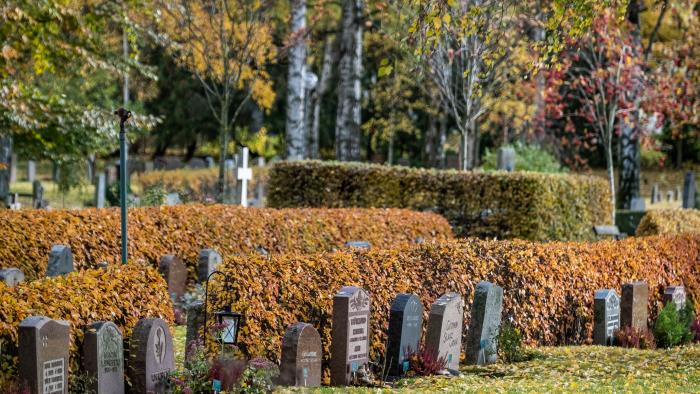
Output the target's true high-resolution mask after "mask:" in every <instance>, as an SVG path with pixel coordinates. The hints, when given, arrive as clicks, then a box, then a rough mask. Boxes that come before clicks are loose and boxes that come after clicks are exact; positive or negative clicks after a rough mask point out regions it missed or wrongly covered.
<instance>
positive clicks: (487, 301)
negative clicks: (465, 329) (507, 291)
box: [466, 282, 503, 365]
mask: <svg viewBox="0 0 700 394" xmlns="http://www.w3.org/2000/svg"><path fill="white" fill-rule="evenodd" d="M502 312H503V289H502V288H501V287H500V286H497V285H495V284H493V283H490V282H479V284H477V285H476V289H475V290H474V303H473V304H472V312H471V315H472V316H471V324H469V336H468V338H467V358H466V361H467V364H477V365H484V364H493V363H495V362H496V360H497V359H498V352H497V350H498V348H497V346H498V344H497V338H498V332H499V330H500V328H501V313H502Z"/></svg>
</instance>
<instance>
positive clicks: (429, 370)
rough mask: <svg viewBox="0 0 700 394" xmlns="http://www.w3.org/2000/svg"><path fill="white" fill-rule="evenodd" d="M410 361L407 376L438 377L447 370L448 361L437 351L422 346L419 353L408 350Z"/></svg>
mask: <svg viewBox="0 0 700 394" xmlns="http://www.w3.org/2000/svg"><path fill="white" fill-rule="evenodd" d="M406 355H407V356H406V358H407V359H408V371H407V372H406V375H407V376H430V375H437V374H438V373H440V372H441V371H444V370H445V368H447V359H446V358H445V357H442V356H440V355H439V354H438V352H437V349H434V348H431V347H427V346H425V345H421V347H420V349H418V350H417V351H415V350H413V349H406Z"/></svg>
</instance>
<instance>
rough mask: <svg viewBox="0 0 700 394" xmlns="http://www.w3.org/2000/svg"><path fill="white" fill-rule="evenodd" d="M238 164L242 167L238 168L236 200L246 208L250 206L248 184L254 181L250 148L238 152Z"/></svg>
mask: <svg viewBox="0 0 700 394" xmlns="http://www.w3.org/2000/svg"><path fill="white" fill-rule="evenodd" d="M238 163H240V165H241V166H240V167H238V168H236V180H238V182H237V183H236V198H237V199H238V200H239V201H240V204H241V205H242V206H244V207H247V206H248V182H250V181H251V180H252V179H253V169H252V168H250V167H248V148H240V149H239V150H238Z"/></svg>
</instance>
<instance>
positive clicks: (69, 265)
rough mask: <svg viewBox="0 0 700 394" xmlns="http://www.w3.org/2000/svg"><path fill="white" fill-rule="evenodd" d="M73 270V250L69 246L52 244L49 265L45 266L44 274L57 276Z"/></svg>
mask: <svg viewBox="0 0 700 394" xmlns="http://www.w3.org/2000/svg"><path fill="white" fill-rule="evenodd" d="M71 272H73V252H71V249H70V246H65V245H54V246H52V247H51V253H49V265H48V266H47V267H46V276H47V277H52V276H59V275H65V274H68V273H71Z"/></svg>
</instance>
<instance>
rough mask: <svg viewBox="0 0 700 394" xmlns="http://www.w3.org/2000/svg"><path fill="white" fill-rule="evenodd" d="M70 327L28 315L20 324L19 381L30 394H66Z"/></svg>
mask: <svg viewBox="0 0 700 394" xmlns="http://www.w3.org/2000/svg"><path fill="white" fill-rule="evenodd" d="M69 333H70V324H69V323H68V322H67V321H64V320H52V319H49V318H48V317H45V316H30V317H28V318H26V319H24V320H22V322H21V323H20V324H19V381H20V384H26V385H27V387H29V391H30V393H32V394H35V393H42V394H68V346H69Z"/></svg>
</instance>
